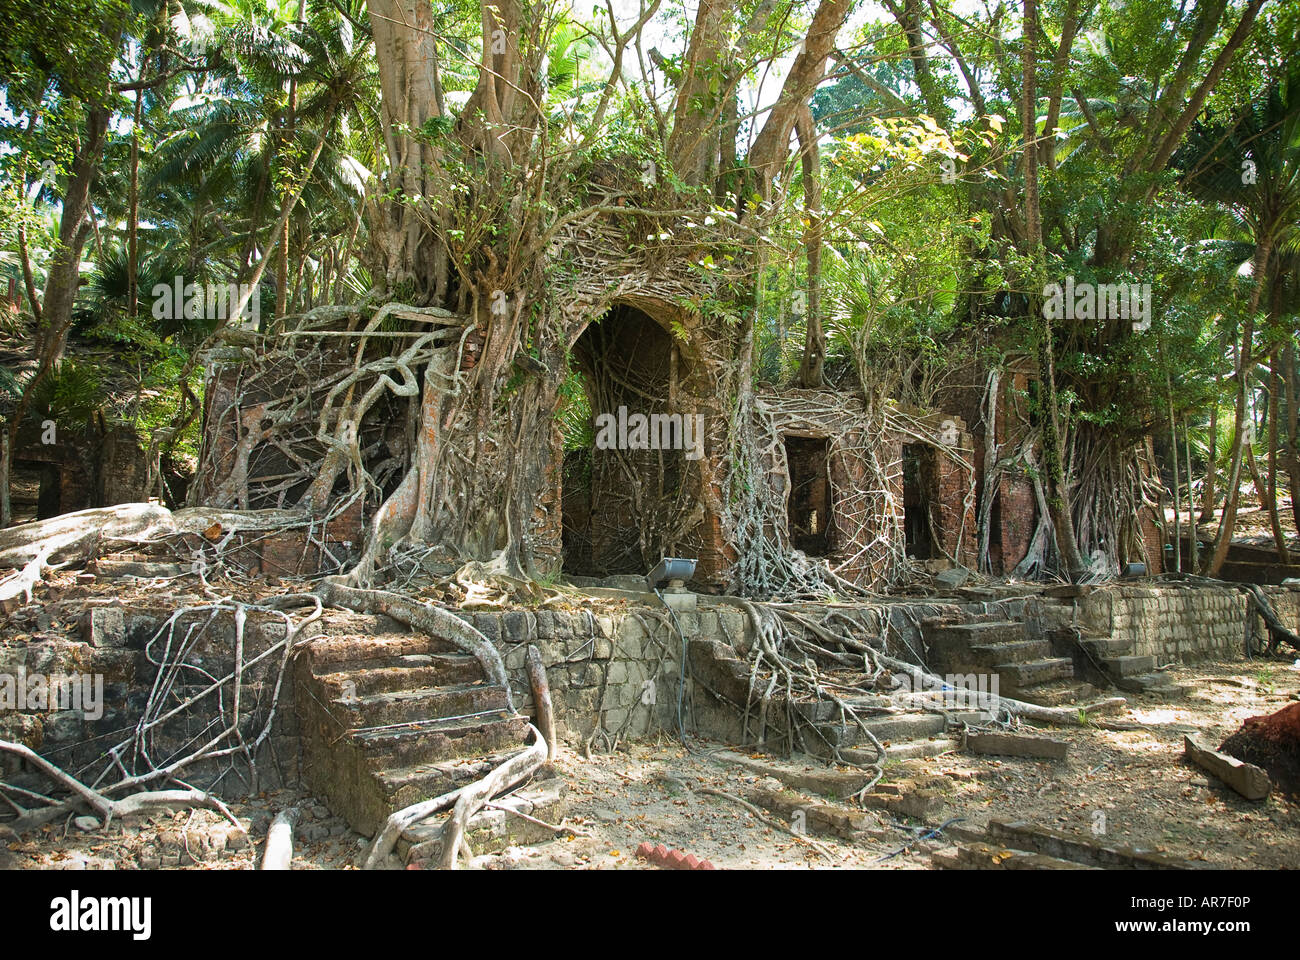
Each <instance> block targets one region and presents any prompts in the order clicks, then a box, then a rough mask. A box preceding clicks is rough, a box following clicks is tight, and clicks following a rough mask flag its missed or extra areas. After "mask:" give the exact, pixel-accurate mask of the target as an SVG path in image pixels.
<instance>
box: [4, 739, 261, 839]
mask: <svg viewBox="0 0 1300 960" xmlns="http://www.w3.org/2000/svg"><path fill="white" fill-rule="evenodd" d="M0 751H4V752H5V753H12V754H14V755H15V756H18V757H21V758H22V759H23V760H25V761H27V762H28V763H30V764H31V765H32V766H33V767H36V768H37V769H38V770H40V771H41V773H43V774H45V775H46V776H47V777H49V778H50V779H51V780H53V781H54V782H55V783H57V784H59V786H61V787H65V788H67V789H68V790H70V791H72V793H74V794H75V795H76V796H75V798H74V799H72V800H69V801H66V802H64V803H59V804H55V805H54V806H50V807H45V808H44V809H41V810H36V811H33V812H32V813H30V814H28V815H27V816H25V817H22V818H20V819H18V820H16V821H14V822H13V823H11V824H9V829H10V830H11V831H13V833H15V834H17V835H19V836H21V835H22V834H23V833H26V832H27V831H29V830H32V829H35V828H36V827H39V826H41V825H42V824H44V823H48V822H49V821H50V820H53V819H56V818H57V817H59V816H62V815H63V814H65V813H68V812H70V811H71V810H72V809H74V808H75V807H76V806H78V805H79V804H83V803H84V804H85V805H86V806H88V807H90V809H91V810H93V811H94V812H95V813H97V814H98V815H99V817H100V819H102V820H103V822H104V825H105V826H107V825H108V824H109V823H110V822H112V820H113V818H114V817H118V818H125V817H132V816H138V815H140V814H143V813H155V812H157V811H160V810H189V809H193V808H195V807H204V808H207V809H211V810H217V811H219V812H220V813H221V814H222V816H224V817H226V818H227V819H228V820H229V821H230V822H231V823H233V824H235V825H236V826H238V825H239V821H238V820H236V819H235V817H234V814H232V813H231V812H230V810H229V809H228V808H227V807H226V805H225V804H224V803H222V802H221V801H220V800H219V799H217V798H216V797H214V796H213V795H212V794H209V793H204V792H203V791H202V790H152V791H148V792H145V793H137V794H132V795H131V796H128V797H123V798H122V799H121V800H110V799H109V798H108V797H106V796H104V795H103V794H102V793H100V792H99V791H97V790H94V789H92V788H90V787H88V786H86V785H85V784H84V783H82V782H81V781H80V780H78V779H77V778H76V777H74V776H72V775H71V774H69V773H66V772H64V771H63V770H61V769H59V767H57V766H55V765H54V764H52V763H50V761H48V760H46V759H45V758H44V757H42V756H41V755H40V754H38V753H36V752H35V751H34V750H32V749H31V748H30V747H27V746H25V745H23V744H21V743H12V742H10V741H8V740H0Z"/></svg>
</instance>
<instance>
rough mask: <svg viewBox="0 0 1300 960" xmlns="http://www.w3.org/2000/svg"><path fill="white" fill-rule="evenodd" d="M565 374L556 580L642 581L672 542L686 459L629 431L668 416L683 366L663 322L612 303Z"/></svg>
mask: <svg viewBox="0 0 1300 960" xmlns="http://www.w3.org/2000/svg"><path fill="white" fill-rule="evenodd" d="M573 366H574V372H573V374H572V375H571V377H570V381H569V383H568V384H566V387H565V392H566V394H568V396H567V397H566V400H565V402H564V403H563V404H562V406H561V410H560V421H561V428H562V430H563V431H564V433H565V454H564V470H563V480H562V482H563V517H564V525H563V544H564V564H563V569H564V572H565V573H568V574H573V575H578V576H590V577H608V576H613V575H618V574H638V575H644V574H645V573H646V571H648V570H649V569H650V567H652V566H653V565H654V564H655V563H656V562H657V561H658V560H659V558H660V557H661V556H663V555H664V553H665V551H669V550H671V549H672V547H673V546H674V544H675V542H676V541H675V529H676V526H675V525H676V524H677V523H678V522H679V520H680V518H681V516H683V515H684V513H685V511H684V510H683V503H682V490H683V486H682V485H683V482H684V480H685V472H686V466H685V464H684V459H685V455H686V453H687V452H688V451H687V450H685V449H683V448H681V443H680V442H666V443H665V442H661V440H663V439H664V438H663V436H662V435H660V434H659V433H658V432H656V431H655V430H650V431H649V432H648V436H649V437H650V440H649V441H647V442H646V443H644V444H643V443H642V442H641V439H642V438H641V435H640V434H638V432H637V429H636V424H637V422H638V418H655V422H659V421H660V419H661V418H659V417H655V415H666V414H672V413H674V412H676V411H675V410H674V401H675V395H676V389H677V384H678V382H679V381H680V380H681V379H682V377H683V376H684V370H683V369H681V368H683V367H684V362H683V361H682V359H681V358H680V356H679V352H678V350H677V348H676V346H675V344H674V343H673V339H672V337H671V335H670V334H669V333H668V331H667V330H665V329H664V327H663V326H662V325H661V324H659V323H658V322H657V321H656V320H655V319H654V318H652V317H651V316H650V315H649V314H647V313H645V312H644V311H642V310H639V309H637V308H635V307H632V306H628V305H620V306H617V307H614V308H613V309H611V310H610V311H609V312H608V313H606V314H605V315H604V316H603V317H601V319H600V320H598V321H596V322H595V323H592V324H591V325H590V326H588V327H587V329H586V330H584V331H583V332H582V335H581V336H580V337H578V340H577V342H576V343H575V344H574V347H573ZM678 422H680V418H679V421H678ZM611 423H612V424H613V425H614V427H613V428H610V427H609V426H608V425H609V424H611ZM643 432H644V431H643ZM669 433H670V434H671V431H669ZM674 436H677V437H678V438H679V441H680V431H679V434H674V435H671V436H669V437H668V439H669V440H670V441H671V440H672V438H673V437H674ZM651 443H652V444H653V445H652V446H650V444H651ZM647 446H649V448H646V447H647Z"/></svg>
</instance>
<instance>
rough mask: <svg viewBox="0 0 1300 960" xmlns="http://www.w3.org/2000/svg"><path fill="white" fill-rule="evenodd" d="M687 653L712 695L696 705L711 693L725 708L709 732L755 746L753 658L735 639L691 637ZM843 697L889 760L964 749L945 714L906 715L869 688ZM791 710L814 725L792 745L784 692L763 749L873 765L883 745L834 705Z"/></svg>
mask: <svg viewBox="0 0 1300 960" xmlns="http://www.w3.org/2000/svg"><path fill="white" fill-rule="evenodd" d="M687 655H688V658H689V661H690V669H691V676H692V678H693V680H694V682H695V683H696V684H697V685H699V686H702V687H703V688H704V690H705V691H706V696H705V697H700V696H699V695H698V694H697V696H696V704H697V710H698V709H699V706H698V705H699V704H700V702H701V700H704V699H706V698H708V697H707V695H708V694H712V698H716V700H717V701H718V702H719V709H717V710H715V711H713V712H712V715H711V716H710V719H709V724H708V725H709V727H710V729H711V730H713V731H714V733H715V734H716V735H718V736H719V737H720V738H721V739H724V740H727V741H728V742H731V743H748V744H753V742H754V738H755V736H756V733H757V728H758V724H757V716H758V705H757V704H756V703H755V704H754V705H752V706H751V707H750V716H749V721H750V722H749V728H748V731H746V730H744V729H743V719H742V718H743V713H744V704H745V702H746V700H747V699H748V697H749V674H750V667H749V663H748V662H746V661H744V660H742V659H741V658H740V657H739V655H738V654H737V653H736V651H735V649H734V648H733V647H732V646H731V645H730V644H727V643H725V642H724V641H721V640H716V639H694V640H692V641H691V642H690V644H689V647H688V650H687ZM860 678H861V677H860V675H858V679H860ZM846 679H849V678H846ZM763 686H766V681H763V682H762V683H761V684H759V688H760V689H761V688H762V687H763ZM842 699H843V700H844V702H845V703H847V704H848V705H849V706H851V707H852V708H853V709H854V711H855V712H856V713H857V714H858V716H859V717H861V718H862V720H863V724H862V726H865V727H866V728H867V729H868V730H869V731H871V734H872V735H873V736H874V737H875V738H876V739H877V740H879V741H880V743H881V745H882V746H883V747H884V748H885V753H886V759H887V760H910V759H914V758H917V757H933V756H938V755H939V754H941V753H947V752H948V751H950V750H957V749H959V748H960V746H961V744H960V741H959V740H958V738H957V735H956V731H955V730H953V729H951V728H950V727H949V726H948V722H947V720H945V718H944V716H943V715H942V714H940V713H937V712H934V711H926V710H923V709H920V708H918V709H916V710H906V711H902V712H900V711H899V709H898V707H897V705H895V704H891V703H890V702H889V701H888V699H887V698H886V697H884V696H876V695H872V694H867V693H864V694H858V695H854V696H845V697H842ZM790 709H791V710H792V711H793V712H795V713H797V714H798V715H799V716H800V717H802V718H804V719H805V720H807V721H809V724H808V726H802V729H801V731H800V732H799V733H798V734H796V739H795V741H794V742H793V743H789V742H788V741H789V738H790V736H791V733H790V731H789V730H788V729H787V728H786V725H785V724H786V715H787V707H786V702H785V699H784V697H783V696H782V695H781V693H780V691H779V689H778V690H777V691H775V692H774V694H773V697H772V700H771V702H770V704H769V707H768V712H767V726H766V730H765V739H764V744H763V748H764V749H766V750H768V751H771V752H777V753H782V752H785V751H787V750H792V751H794V752H797V753H804V754H808V755H811V756H815V757H821V758H830V757H832V756H833V755H834V753H835V750H836V748H838V750H839V754H840V756H841V757H842V758H844V759H845V760H848V761H850V762H855V763H856V762H861V763H870V762H872V761H874V760H875V759H876V749H875V747H874V745H872V743H871V741H870V739H869V738H868V737H867V736H866V735H865V734H864V733H863V732H862V729H861V727H859V726H858V725H857V724H856V723H853V722H851V721H850V722H847V723H846V722H844V720H843V719H842V718H841V716H840V708H839V706H838V705H837V704H835V703H834V702H832V701H830V700H813V699H806V700H796V701H795V702H794V703H793V704H792V705H791V706H790ZM948 714H949V716H950V717H951V718H952V720H953V723H954V726H955V725H956V724H959V723H961V722H962V721H965V722H967V723H972V724H974V723H984V722H987V721H988V720H989V719H991V714H990V713H989V712H987V711H983V710H973V709H972V710H965V709H957V710H952V711H948Z"/></svg>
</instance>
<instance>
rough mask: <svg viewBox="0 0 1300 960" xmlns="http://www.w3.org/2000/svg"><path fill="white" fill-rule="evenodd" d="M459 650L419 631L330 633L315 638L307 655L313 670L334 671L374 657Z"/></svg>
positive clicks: (367, 663)
mask: <svg viewBox="0 0 1300 960" xmlns="http://www.w3.org/2000/svg"><path fill="white" fill-rule="evenodd" d="M460 652H461V649H460V647H458V646H456V645H455V644H454V643H452V642H451V641H450V640H439V639H436V638H434V637H428V636H425V635H424V634H422V633H387V634H379V635H375V636H331V637H329V638H328V639H325V640H314V641H312V642H311V643H310V644H308V646H307V657H308V658H309V660H310V662H311V665H312V669H313V671H314V672H316V673H335V672H338V671H340V670H347V669H350V668H353V667H363V666H367V665H371V664H372V663H373V662H374V661H377V660H382V661H385V662H390V661H392V660H393V659H394V658H398V657H404V656H410V655H420V654H439V653H460Z"/></svg>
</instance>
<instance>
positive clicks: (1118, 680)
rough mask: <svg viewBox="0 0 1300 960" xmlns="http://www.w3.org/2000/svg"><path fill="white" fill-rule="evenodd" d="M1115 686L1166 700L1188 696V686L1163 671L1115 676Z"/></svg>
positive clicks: (1126, 691) (1125, 690)
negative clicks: (1170, 677)
mask: <svg viewBox="0 0 1300 960" xmlns="http://www.w3.org/2000/svg"><path fill="white" fill-rule="evenodd" d="M1114 680H1115V686H1117V687H1119V688H1120V689H1121V690H1123V691H1124V692H1125V693H1141V694H1147V695H1150V696H1153V697H1162V698H1164V699H1166V700H1181V699H1182V698H1183V697H1185V696H1187V687H1185V686H1183V685H1182V684H1179V683H1174V682H1173V681H1172V680H1170V679H1169V677H1167V676H1166V675H1165V674H1163V673H1139V674H1137V675H1135V676H1128V677H1124V676H1118V677H1115V678H1114Z"/></svg>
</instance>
